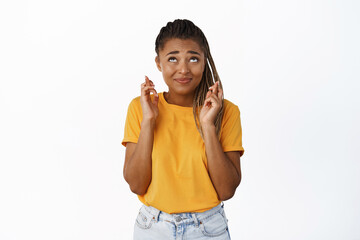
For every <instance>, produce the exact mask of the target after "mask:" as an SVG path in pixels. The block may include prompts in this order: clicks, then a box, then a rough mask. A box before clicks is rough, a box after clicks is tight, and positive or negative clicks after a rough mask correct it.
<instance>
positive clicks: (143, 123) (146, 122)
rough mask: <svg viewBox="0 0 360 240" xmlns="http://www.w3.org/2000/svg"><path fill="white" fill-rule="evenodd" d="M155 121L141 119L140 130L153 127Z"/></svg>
mask: <svg viewBox="0 0 360 240" xmlns="http://www.w3.org/2000/svg"><path fill="white" fill-rule="evenodd" d="M155 123H156V119H155V118H143V120H142V121H141V128H143V127H151V128H153V127H155Z"/></svg>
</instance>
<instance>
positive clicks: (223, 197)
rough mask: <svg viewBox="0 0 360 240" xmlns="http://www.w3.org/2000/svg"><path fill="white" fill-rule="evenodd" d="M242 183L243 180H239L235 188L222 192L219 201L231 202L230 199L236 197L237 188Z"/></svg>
mask: <svg viewBox="0 0 360 240" xmlns="http://www.w3.org/2000/svg"><path fill="white" fill-rule="evenodd" d="M240 182H241V178H239V179H238V181H236V183H235V184H234V186H232V187H231V188H228V189H227V190H226V191H222V192H221V193H220V194H218V196H219V200H220V201H226V200H229V199H230V198H232V197H233V196H234V195H235V192H236V188H237V187H238V186H239V184H240Z"/></svg>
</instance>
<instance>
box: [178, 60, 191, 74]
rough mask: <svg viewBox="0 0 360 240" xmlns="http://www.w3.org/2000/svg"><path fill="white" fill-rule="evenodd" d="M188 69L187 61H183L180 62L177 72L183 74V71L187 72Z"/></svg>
mask: <svg viewBox="0 0 360 240" xmlns="http://www.w3.org/2000/svg"><path fill="white" fill-rule="evenodd" d="M189 71H190V70H189V66H188V64H187V62H185V61H182V62H180V64H179V73H181V74H185V73H188V72H189Z"/></svg>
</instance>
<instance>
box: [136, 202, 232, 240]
mask: <svg viewBox="0 0 360 240" xmlns="http://www.w3.org/2000/svg"><path fill="white" fill-rule="evenodd" d="M227 222H228V220H227V218H226V215H225V211H224V204H223V203H220V204H219V205H217V206H216V207H214V208H212V209H210V210H208V211H205V212H202V213H190V212H189V213H174V214H168V213H164V212H162V211H160V210H158V209H156V208H154V207H151V206H150V207H148V206H145V205H143V206H142V207H141V208H140V211H139V214H138V216H137V218H136V221H135V227H134V240H163V239H164V240H170V239H174V240H180V239H181V240H185V239H186V240H191V239H197V240H201V239H212V240H229V239H230V234H229V229H228V224H227Z"/></svg>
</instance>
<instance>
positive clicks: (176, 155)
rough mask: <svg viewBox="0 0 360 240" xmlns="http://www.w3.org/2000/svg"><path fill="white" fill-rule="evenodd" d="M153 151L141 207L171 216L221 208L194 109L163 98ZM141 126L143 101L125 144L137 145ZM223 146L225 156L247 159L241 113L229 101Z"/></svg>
mask: <svg viewBox="0 0 360 240" xmlns="http://www.w3.org/2000/svg"><path fill="white" fill-rule="evenodd" d="M158 107H159V116H158V118H157V119H156V125H155V130H154V143H153V151H152V180H151V183H150V185H149V187H148V189H147V192H146V193H145V194H144V195H138V197H139V199H140V201H141V202H143V203H144V204H145V205H147V206H153V207H155V208H157V209H159V210H161V211H163V212H166V213H170V214H171V213H180V212H204V211H206V210H209V209H211V208H213V207H215V206H216V205H218V204H219V203H220V201H219V199H218V196H217V193H216V191H215V188H214V186H213V184H212V182H211V179H210V176H209V173H208V170H207V158H206V153H205V144H204V141H203V140H202V138H201V136H200V133H199V132H198V130H197V129H196V125H195V120H194V116H193V110H192V107H182V106H178V105H174V104H169V103H167V102H166V100H165V98H164V94H163V93H159V103H158ZM141 121H142V109H141V105H140V97H137V98H134V99H133V100H132V101H131V103H130V105H129V108H128V113H127V117H126V123H125V132H124V139H123V141H122V144H123V145H124V146H126V143H127V142H133V143H137V141H138V138H139V134H140V124H141ZM220 143H221V145H222V148H223V150H224V152H228V151H240V155H243V153H244V148H243V147H242V132H241V123H240V111H239V108H238V107H237V106H236V105H235V104H233V103H231V102H230V101H228V100H226V99H225V100H224V115H223V120H222V129H221V135H220Z"/></svg>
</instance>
